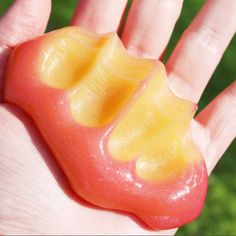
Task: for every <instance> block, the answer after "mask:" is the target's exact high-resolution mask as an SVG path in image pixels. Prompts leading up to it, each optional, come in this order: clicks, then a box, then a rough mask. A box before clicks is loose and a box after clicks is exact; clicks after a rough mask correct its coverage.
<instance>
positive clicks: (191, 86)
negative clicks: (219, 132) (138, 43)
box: [167, 0, 236, 102]
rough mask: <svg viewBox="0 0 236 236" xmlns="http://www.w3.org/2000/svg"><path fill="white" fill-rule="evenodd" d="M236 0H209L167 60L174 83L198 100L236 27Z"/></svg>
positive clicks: (186, 95)
mask: <svg viewBox="0 0 236 236" xmlns="http://www.w3.org/2000/svg"><path fill="white" fill-rule="evenodd" d="M235 12H236V4H235V0H227V1H222V0H208V1H206V3H205V5H204V6H203V7H202V9H201V11H200V12H199V14H198V15H197V17H196V18H195V19H194V21H193V22H192V24H191V25H190V26H189V27H188V29H187V30H186V31H185V32H184V34H183V36H182V37H181V39H180V41H179V43H178V44H177V47H176V48H175V50H174V52H173V53H172V55H171V57H170V59H169V60H168V62H167V72H168V75H169V82H170V86H171V87H172V88H173V90H174V91H175V92H176V93H177V95H179V96H181V97H184V98H187V99H190V100H192V101H194V102H197V101H198V100H199V98H200V96H201V94H202V92H203V90H204V88H205V86H206V84H207V83H208V81H209V79H210V77H211V75H212V73H213V72H214V70H215V68H216V66H217V64H218V63H219V61H220V59H221V57H222V55H223V53H224V51H225V49H226V47H227V45H228V44H229V42H230V40H231V39H232V37H233V35H234V33H235V30H236V14H235Z"/></svg>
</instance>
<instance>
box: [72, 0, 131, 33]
mask: <svg viewBox="0 0 236 236" xmlns="http://www.w3.org/2000/svg"><path fill="white" fill-rule="evenodd" d="M126 4H127V0H119V1H114V0H96V3H95V1H94V0H80V1H79V4H78V6H77V8H76V11H75V13H74V16H73V19H72V23H71V24H72V25H79V26H82V27H84V28H86V29H87V30H89V31H92V32H97V33H107V32H111V31H117V29H118V28H119V24H120V21H121V18H122V15H123V12H124V10H125V6H126Z"/></svg>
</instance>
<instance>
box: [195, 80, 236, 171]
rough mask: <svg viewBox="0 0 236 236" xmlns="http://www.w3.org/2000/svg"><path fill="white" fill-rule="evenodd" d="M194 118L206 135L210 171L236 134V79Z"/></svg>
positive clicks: (207, 159)
mask: <svg viewBox="0 0 236 236" xmlns="http://www.w3.org/2000/svg"><path fill="white" fill-rule="evenodd" d="M196 119H197V121H198V122H199V123H200V124H201V125H202V126H203V127H204V128H205V130H206V136H208V140H209V142H208V149H206V152H205V153H206V154H205V157H206V164H207V167H208V171H209V172H208V173H210V172H211V171H212V170H213V168H214V167H215V165H216V164H217V162H218V161H219V160H220V157H221V156H222V155H223V153H224V152H225V150H226V149H227V147H228V146H229V145H230V143H231V142H232V141H233V140H234V139H235V136H236V81H235V82H234V83H232V84H231V85H230V86H229V87H228V88H226V89H225V90H224V91H223V92H222V93H221V94H220V95H218V96H217V97H216V98H215V99H214V100H213V101H212V102H211V103H210V104H209V105H208V106H207V107H206V108H205V109H204V110H203V111H202V112H201V113H200V114H199V115H198V116H197V117H196Z"/></svg>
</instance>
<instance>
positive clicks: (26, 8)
mask: <svg viewBox="0 0 236 236" xmlns="http://www.w3.org/2000/svg"><path fill="white" fill-rule="evenodd" d="M50 9H51V1H50V0H43V1H38V0H30V1H29V0H16V1H15V3H14V4H13V5H12V6H11V7H10V8H9V10H8V11H7V12H6V14H5V15H4V16H3V17H1V18H0V45H5V46H14V45H15V44H18V43H20V42H22V41H25V40H28V39H31V38H33V37H36V36H38V35H40V34H42V33H44V31H45V29H46V26H47V22H48V19H49V14H50Z"/></svg>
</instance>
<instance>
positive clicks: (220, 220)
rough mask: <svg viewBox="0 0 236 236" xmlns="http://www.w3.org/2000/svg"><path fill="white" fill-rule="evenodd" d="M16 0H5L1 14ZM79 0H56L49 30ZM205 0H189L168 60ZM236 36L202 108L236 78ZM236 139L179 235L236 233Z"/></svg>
mask: <svg viewBox="0 0 236 236" xmlns="http://www.w3.org/2000/svg"><path fill="white" fill-rule="evenodd" d="M11 2H12V0H1V3H0V15H1V14H3V12H4V11H5V10H6V9H7V7H8V6H9V5H10V3H11ZM76 2H77V1H76V0H67V1H62V0H53V1H52V3H53V4H52V5H53V8H52V15H51V18H50V22H49V25H48V29H47V30H48V31H49V30H52V29H56V28H60V27H62V26H66V25H68V24H69V22H70V19H71V16H72V15H73V9H74V7H75V6H76ZM203 2H204V1H203V0H198V1H196V0H188V1H185V3H184V8H183V11H182V14H181V17H180V19H179V21H178V23H177V25H176V27H175V31H174V34H173V36H172V38H171V41H170V43H169V46H168V49H167V53H166V56H165V58H164V59H165V60H166V59H167V58H168V56H169V55H170V53H171V51H172V50H173V48H174V46H175V44H176V42H177V41H178V39H179V37H180V35H181V34H182V32H183V30H184V29H185V28H186V27H187V26H188V24H189V23H190V22H191V20H192V18H193V16H194V15H196V13H197V12H198V10H199V9H200V7H201V5H202V4H203ZM235 68H236V37H234V39H233V40H232V41H231V43H230V45H229V47H228V49H227V51H226V52H225V54H224V56H223V58H222V60H221V62H220V64H219V66H218V68H217V69H216V71H215V73H214V74H213V76H212V79H211V81H210V82H209V84H208V86H207V88H206V90H205V92H204V94H203V96H202V98H201V101H200V104H199V108H200V110H201V109H202V108H203V107H205V106H206V104H208V103H209V102H210V101H211V100H212V99H213V98H214V97H215V96H216V95H217V94H218V93H219V92H220V91H222V90H223V89H224V88H226V87H227V86H228V85H229V84H230V83H231V82H232V81H234V80H235V78H236V69H235ZM235 125H236V124H235ZM235 167H236V142H235V141H234V142H233V143H232V144H231V146H230V147H229V149H228V150H227V152H226V153H225V154H224V156H223V158H222V160H221V161H220V163H219V164H218V165H217V167H216V168H215V170H214V172H213V174H212V175H211V176H210V178H209V190H208V194H207V200H206V204H205V207H204V210H203V212H202V214H201V216H200V217H199V218H198V219H197V220H196V221H194V222H193V223H191V224H188V225H187V226H184V227H182V228H181V229H179V230H178V232H177V235H200V234H201V235H232V234H236V227H235V226H236V191H235V189H236V171H235Z"/></svg>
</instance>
